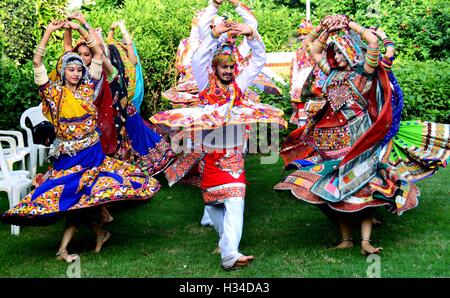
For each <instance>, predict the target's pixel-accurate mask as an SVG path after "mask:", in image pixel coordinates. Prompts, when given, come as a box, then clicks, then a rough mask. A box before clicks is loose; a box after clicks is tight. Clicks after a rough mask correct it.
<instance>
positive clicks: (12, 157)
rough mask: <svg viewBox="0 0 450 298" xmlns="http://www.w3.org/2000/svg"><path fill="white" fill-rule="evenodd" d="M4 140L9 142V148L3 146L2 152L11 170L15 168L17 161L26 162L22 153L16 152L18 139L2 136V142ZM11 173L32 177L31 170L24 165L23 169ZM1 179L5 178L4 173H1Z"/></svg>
mask: <svg viewBox="0 0 450 298" xmlns="http://www.w3.org/2000/svg"><path fill="white" fill-rule="evenodd" d="M2 142H5V143H8V144H9V148H4V147H3V146H2V148H3V149H2V153H3V158H4V159H5V162H6V164H7V166H8V169H9V170H10V171H12V170H13V164H14V163H15V162H17V161H21V162H22V164H24V163H25V158H24V157H23V156H22V155H20V154H17V153H16V151H17V144H16V140H15V139H14V138H13V137H6V136H0V144H1V143H2ZM5 153H6V154H5ZM11 173H12V174H15V175H20V176H26V177H27V178H31V172H30V171H28V170H25V169H24V168H23V167H22V170H15V171H13V172H11ZM0 179H3V174H2V173H0Z"/></svg>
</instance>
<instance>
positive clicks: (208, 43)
mask: <svg viewBox="0 0 450 298" xmlns="http://www.w3.org/2000/svg"><path fill="white" fill-rule="evenodd" d="M229 30H231V27H230V24H228V23H227V22H223V23H220V24H218V25H217V26H215V27H214V28H212V29H209V33H208V34H207V35H206V37H205V38H204V39H203V41H202V43H201V44H200V46H199V48H198V49H197V51H196V52H195V54H194V56H193V57H192V70H193V72H194V77H195V80H196V81H197V85H198V88H199V91H202V90H203V89H205V88H206V86H207V85H208V68H209V66H210V65H211V62H212V55H211V53H212V52H213V51H214V50H215V48H216V47H217V43H218V41H219V37H220V35H221V34H222V33H225V32H228V31H229Z"/></svg>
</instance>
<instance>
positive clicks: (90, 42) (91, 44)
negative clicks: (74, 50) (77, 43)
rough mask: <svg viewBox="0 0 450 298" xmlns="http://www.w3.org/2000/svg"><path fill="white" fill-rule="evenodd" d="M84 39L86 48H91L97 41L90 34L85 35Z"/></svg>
mask: <svg viewBox="0 0 450 298" xmlns="http://www.w3.org/2000/svg"><path fill="white" fill-rule="evenodd" d="M87 37H90V38H91V39H90V40H87ZM84 41H85V42H86V45H87V46H88V48H93V47H95V46H96V45H97V42H96V41H95V38H94V37H93V36H91V35H88V36H86V38H85V39H84Z"/></svg>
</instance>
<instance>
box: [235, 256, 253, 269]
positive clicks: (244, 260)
mask: <svg viewBox="0 0 450 298" xmlns="http://www.w3.org/2000/svg"><path fill="white" fill-rule="evenodd" d="M254 259H255V257H254V256H242V257H240V258H239V259H237V261H236V262H235V263H234V264H233V267H231V268H230V269H237V268H240V267H244V266H247V265H249V264H250V263H251V261H253V260H254Z"/></svg>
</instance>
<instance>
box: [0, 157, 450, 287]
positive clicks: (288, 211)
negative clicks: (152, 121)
mask: <svg viewBox="0 0 450 298" xmlns="http://www.w3.org/2000/svg"><path fill="white" fill-rule="evenodd" d="M259 161H260V159H259V157H258V156H250V157H249V158H248V159H247V163H246V169H247V177H248V181H249V185H248V188H247V197H246V209H245V221H244V233H243V237H242V241H241V246H240V248H241V251H242V252H243V253H244V254H253V255H254V256H255V257H256V259H255V261H254V262H253V263H252V264H251V265H250V266H249V267H246V268H243V269H241V270H235V271H231V272H227V271H224V270H223V269H222V268H221V266H220V262H219V259H220V257H219V256H218V255H214V254H212V251H213V250H214V249H215V247H216V244H217V241H218V239H217V235H216V233H215V231H214V230H213V229H212V228H204V227H201V226H200V218H201V216H202V214H203V206H204V205H203V201H202V199H201V195H200V190H199V189H197V188H194V187H191V186H184V185H175V186H173V187H172V188H169V187H168V186H167V184H166V181H165V179H164V177H161V176H159V177H158V179H159V180H160V181H161V182H162V184H163V187H162V189H161V190H160V191H159V192H158V193H157V195H156V196H155V197H154V198H153V200H151V201H150V202H147V203H144V204H137V205H134V206H129V205H127V206H124V207H123V208H119V206H118V205H116V206H112V208H111V211H112V214H113V216H114V217H115V221H114V222H113V223H112V224H111V225H110V226H109V227H108V229H109V230H110V231H111V233H112V238H111V240H110V241H109V242H108V243H107V244H106V245H105V246H104V249H103V251H102V252H101V253H100V254H95V253H93V252H92V250H93V249H94V245H95V243H94V235H93V233H92V232H91V231H90V230H89V229H88V228H86V227H81V228H80V230H79V232H78V233H77V234H76V237H75V238H74V240H73V241H72V243H71V245H70V246H69V251H70V252H72V253H75V252H76V253H79V254H80V255H81V276H82V277H180V278H185V277H256V278H265V277H366V270H367V268H368V266H369V265H370V263H368V262H366V259H365V258H364V257H362V256H361V254H360V252H359V250H360V246H359V243H358V242H357V243H356V245H355V247H354V248H352V249H348V250H345V251H334V250H329V249H328V248H329V247H330V246H331V245H332V244H335V243H337V242H338V240H339V233H338V229H337V226H335V225H334V224H333V223H331V222H330V221H329V220H328V219H327V218H326V217H325V216H324V215H323V214H322V213H321V212H320V211H319V210H318V208H316V207H315V206H313V205H310V204H306V203H303V202H300V201H297V200H296V199H295V198H294V197H293V196H292V195H291V194H290V193H289V192H281V193H278V192H274V191H273V190H272V188H273V186H274V185H275V184H276V183H277V182H278V181H279V180H280V179H281V178H282V163H281V161H279V162H278V164H276V165H261V164H260V162H259ZM449 174H450V169H449V168H447V169H443V170H442V169H441V170H440V171H439V172H438V173H437V174H436V175H434V176H433V177H432V178H429V179H426V180H424V181H422V182H420V183H418V186H419V187H420V190H421V197H420V203H419V206H418V207H417V208H415V209H413V210H411V211H408V212H406V213H405V214H404V215H402V216H401V217H398V216H396V215H393V214H390V213H388V212H386V211H385V210H384V209H379V210H378V211H377V214H378V218H381V219H382V221H383V226H382V227H380V228H376V229H374V231H373V234H372V240H373V243H374V245H379V246H382V247H383V248H384V250H383V252H382V254H381V277H450V246H449V244H450V243H449V242H450V241H449V240H450V233H449V227H450V216H449V215H450V180H449ZM2 198H3V199H1V200H0V211H1V212H4V211H5V210H6V209H7V208H8V201H7V199H5V196H4V195H3V194H2ZM63 228H64V221H63V220H62V221H60V222H58V223H56V224H54V225H52V226H48V227H25V228H22V229H21V233H20V236H18V237H15V236H12V235H10V227H9V226H8V225H6V224H3V223H2V224H0V277H65V276H66V270H67V268H68V265H67V264H66V263H64V262H61V261H56V260H55V253H56V251H57V249H58V247H59V241H60V240H61V236H62V232H63ZM353 238H354V239H360V235H359V231H355V232H354V237H353Z"/></svg>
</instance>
